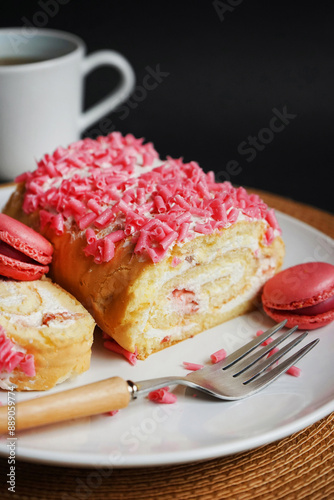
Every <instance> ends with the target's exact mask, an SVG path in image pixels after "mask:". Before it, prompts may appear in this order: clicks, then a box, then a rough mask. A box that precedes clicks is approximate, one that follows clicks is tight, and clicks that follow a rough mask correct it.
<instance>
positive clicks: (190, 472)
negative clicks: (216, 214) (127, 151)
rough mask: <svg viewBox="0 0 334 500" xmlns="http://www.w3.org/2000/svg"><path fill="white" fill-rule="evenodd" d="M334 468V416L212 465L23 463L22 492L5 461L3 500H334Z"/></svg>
mask: <svg viewBox="0 0 334 500" xmlns="http://www.w3.org/2000/svg"><path fill="white" fill-rule="evenodd" d="M253 191H254V190H253ZM260 194H261V195H262V197H263V199H264V200H265V201H266V202H267V203H268V204H269V205H270V206H272V207H274V208H277V209H278V210H281V211H282V212H285V213H288V214H290V215H292V216H293V217H296V218H298V219H301V220H303V221H304V222H307V223H308V224H310V225H312V226H315V227H316V228H318V229H319V230H320V231H322V232H324V233H326V234H328V235H330V236H331V237H334V216H332V215H330V214H328V213H326V212H322V211H320V210H318V209H315V208H312V207H310V206H307V205H302V204H299V203H296V202H294V201H292V200H288V199H284V198H281V197H279V196H276V195H272V194H268V193H260ZM333 383H334V381H333ZM333 470H334V413H333V414H331V415H329V416H328V417H327V418H324V419H322V420H321V421H320V422H317V423H315V424H314V425H312V426H310V427H308V428H307V429H304V430H303V431H301V432H298V433H296V434H294V435H292V436H290V437H288V438H285V439H283V440H281V441H278V442H276V443H273V444H270V445H267V446H263V447H261V448H258V449H256V450H253V451H249V452H245V453H241V454H238V455H233V456H230V457H223V458H220V459H215V460H210V461H206V462H199V463H192V464H184V465H177V466H168V467H151V468H140V469H114V470H112V469H109V470H107V469H75V468H61V467H53V466H47V465H40V464H30V463H24V462H17V464H16V493H11V492H8V491H7V485H6V484H5V483H6V481H7V478H6V474H7V472H8V464H7V460H6V459H0V481H1V486H0V499H9V498H11V499H20V500H28V499H29V500H37V499H38V500H39V499H50V500H53V499H56V500H86V499H92V500H95V499H101V500H102V499H104V500H106V499H112V500H121V499H145V500H150V499H175V500H182V499H190V498H191V499H208V500H209V499H210V500H211V499H231V500H234V499H235V500H251V499H252V500H256V499H261V500H262V499H263V500H265V499H275V500H278V499H291V500H292V499H312V500H325V499H334V472H333Z"/></svg>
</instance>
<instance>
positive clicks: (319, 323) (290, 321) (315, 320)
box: [263, 305, 334, 330]
mask: <svg viewBox="0 0 334 500" xmlns="http://www.w3.org/2000/svg"><path fill="white" fill-rule="evenodd" d="M263 309H264V311H265V313H266V314H268V316H269V317H270V318H272V319H273V320H274V321H275V322H277V323H280V322H281V321H283V320H284V319H286V320H287V322H286V325H285V326H286V327H287V328H293V327H294V326H298V329H299V330H315V329H316V328H321V327H323V326H326V325H328V324H329V323H331V322H332V321H333V320H334V310H332V311H327V312H325V313H322V314H317V315H316V316H305V315H304V316H301V315H298V314H293V313H289V312H288V311H282V310H277V309H276V310H273V309H270V308H268V307H266V306H265V305H263Z"/></svg>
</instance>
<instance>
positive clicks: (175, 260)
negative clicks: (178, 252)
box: [172, 257, 182, 267]
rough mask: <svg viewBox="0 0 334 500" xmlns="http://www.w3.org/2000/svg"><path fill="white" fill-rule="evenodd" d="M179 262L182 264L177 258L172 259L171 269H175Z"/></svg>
mask: <svg viewBox="0 0 334 500" xmlns="http://www.w3.org/2000/svg"><path fill="white" fill-rule="evenodd" d="M181 262H182V260H181V259H179V258H178V257H173V260H172V267H176V266H178V265H179V264H180V263H181Z"/></svg>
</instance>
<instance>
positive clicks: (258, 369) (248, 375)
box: [233, 332, 308, 384]
mask: <svg viewBox="0 0 334 500" xmlns="http://www.w3.org/2000/svg"><path fill="white" fill-rule="evenodd" d="M307 335H308V332H304V333H302V334H301V335H299V336H298V337H297V338H295V339H293V340H291V342H289V343H288V344H287V345H286V346H284V347H282V348H281V349H280V350H279V351H278V352H276V353H275V354H273V355H272V356H270V358H267V359H265V360H264V361H262V363H259V364H258V365H256V366H254V367H253V369H252V370H248V369H247V367H246V368H244V369H243V370H242V372H239V373H237V374H236V375H233V376H234V377H237V376H239V375H240V374H241V373H243V377H241V378H242V379H243V383H244V384H248V383H249V382H251V381H252V380H254V378H255V377H258V376H259V375H261V373H263V372H264V371H265V370H266V369H267V368H269V367H270V366H271V365H273V364H274V363H276V361H278V360H279V359H281V358H282V357H283V356H284V355H285V354H287V353H288V352H289V351H291V349H293V348H294V347H296V345H298V344H299V343H300V342H301V341H302V340H304V338H305V337H306V336H307ZM270 345H271V344H270Z"/></svg>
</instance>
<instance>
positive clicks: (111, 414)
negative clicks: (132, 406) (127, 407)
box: [107, 410, 119, 417]
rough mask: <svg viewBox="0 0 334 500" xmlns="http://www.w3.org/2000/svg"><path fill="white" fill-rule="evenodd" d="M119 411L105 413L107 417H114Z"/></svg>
mask: <svg viewBox="0 0 334 500" xmlns="http://www.w3.org/2000/svg"><path fill="white" fill-rule="evenodd" d="M118 412H119V410H111V411H108V412H107V415H110V416H111V417H113V416H114V415H116V413H118Z"/></svg>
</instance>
